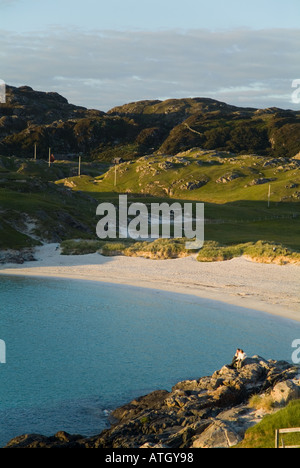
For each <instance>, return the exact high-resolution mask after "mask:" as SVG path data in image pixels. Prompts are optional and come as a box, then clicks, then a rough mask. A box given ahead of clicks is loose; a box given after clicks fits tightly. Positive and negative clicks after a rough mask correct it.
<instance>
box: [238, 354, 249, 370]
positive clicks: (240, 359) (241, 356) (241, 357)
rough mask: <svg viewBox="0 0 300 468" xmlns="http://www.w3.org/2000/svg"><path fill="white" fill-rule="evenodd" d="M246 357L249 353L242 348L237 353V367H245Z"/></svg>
mask: <svg viewBox="0 0 300 468" xmlns="http://www.w3.org/2000/svg"><path fill="white" fill-rule="evenodd" d="M246 357H247V354H246V353H245V352H244V351H243V350H242V349H240V350H239V353H238V355H237V363H236V368H237V369H241V368H242V367H243V362H244V361H245V359H246Z"/></svg>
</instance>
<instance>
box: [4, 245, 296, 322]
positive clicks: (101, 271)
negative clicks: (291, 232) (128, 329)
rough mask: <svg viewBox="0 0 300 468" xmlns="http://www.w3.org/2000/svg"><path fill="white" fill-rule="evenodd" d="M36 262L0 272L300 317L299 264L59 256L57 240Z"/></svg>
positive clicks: (41, 249) (44, 248)
mask: <svg viewBox="0 0 300 468" xmlns="http://www.w3.org/2000/svg"><path fill="white" fill-rule="evenodd" d="M35 256H36V259H37V261H35V262H27V263H24V264H23V265H21V266H20V265H13V264H7V265H2V266H1V267H0V274H5V275H25V276H40V277H55V278H71V279H72V278H73V279H80V280H90V281H102V282H107V283H117V284H127V285H131V286H138V287H143V288H152V289H159V290H163V291H174V292H177V293H183V294H192V295H196V296H199V297H203V298H207V299H213V300H217V301H222V302H226V303H228V304H232V305H237V306H242V307H245V308H250V309H255V310H260V311H262V312H267V313H271V314H275V315H279V316H282V317H285V318H289V319H293V320H297V321H300V287H299V286H300V267H299V266H297V265H284V266H281V265H275V264H271V265H269V264H262V263H255V262H252V261H250V260H247V259H245V258H235V259H233V260H230V261H226V262H213V263H200V262H197V261H196V259H195V258H194V257H192V256H191V257H187V258H180V259H172V260H148V259H144V258H137V257H123V256H118V257H103V256H101V255H99V254H91V255H80V256H77V255H76V256H63V255H60V250H59V246H58V244H49V245H44V246H42V247H39V248H37V250H36V255H35Z"/></svg>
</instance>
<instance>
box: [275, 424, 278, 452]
mask: <svg viewBox="0 0 300 468" xmlns="http://www.w3.org/2000/svg"><path fill="white" fill-rule="evenodd" d="M278 447H279V430H278V429H276V431H275V448H278Z"/></svg>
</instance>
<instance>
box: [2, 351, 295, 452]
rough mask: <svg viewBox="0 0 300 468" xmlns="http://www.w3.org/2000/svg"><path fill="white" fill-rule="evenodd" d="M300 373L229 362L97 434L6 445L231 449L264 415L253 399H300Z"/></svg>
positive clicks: (27, 438) (277, 364)
mask: <svg viewBox="0 0 300 468" xmlns="http://www.w3.org/2000/svg"><path fill="white" fill-rule="evenodd" d="M299 377H300V375H299V369H298V368H297V367H295V366H292V365H291V364H289V363H287V362H284V361H273V360H269V361H267V360H265V359H263V358H261V357H259V356H254V357H252V358H247V359H246V361H245V362H244V365H243V367H242V368H241V369H240V370H236V369H232V368H230V367H229V366H224V367H222V368H221V369H220V370H218V371H216V372H214V374H213V375H211V376H207V377H202V378H200V379H199V380H193V381H183V382H179V383H178V384H176V385H175V386H174V387H173V388H172V391H170V392H168V391H165V390H159V391H155V392H153V393H150V394H149V395H146V396H143V397H141V398H138V399H136V400H134V401H132V402H131V403H129V404H127V405H125V406H122V407H120V408H118V409H116V410H115V411H114V412H113V413H112V415H111V419H112V426H111V427H110V428H109V429H106V430H104V431H103V432H102V433H101V434H99V435H97V436H94V437H84V436H81V435H70V434H67V433H66V432H58V433H57V434H56V435H54V436H52V437H46V436H42V435H36V434H28V435H23V436H20V437H16V438H15V439H13V440H12V441H10V442H9V443H8V444H7V446H6V448H168V449H169V448H170V449H175V448H229V447H232V446H235V445H237V444H238V443H239V442H240V441H242V440H243V438H244V435H245V432H246V430H247V429H248V428H249V427H251V426H253V425H255V424H257V423H258V422H259V421H261V419H262V417H263V415H264V412H263V411H261V410H258V409H255V408H253V407H251V406H249V403H248V402H249V398H250V397H251V396H252V395H260V397H261V398H266V397H267V396H268V397H269V398H271V399H272V402H273V407H274V410H273V411H276V410H278V408H280V407H282V406H284V405H286V404H287V402H288V401H290V400H291V399H297V398H300V380H299Z"/></svg>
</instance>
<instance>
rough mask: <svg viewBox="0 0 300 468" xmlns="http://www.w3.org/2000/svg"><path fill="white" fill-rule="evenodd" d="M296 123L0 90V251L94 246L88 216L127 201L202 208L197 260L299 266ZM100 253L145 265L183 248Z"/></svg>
mask: <svg viewBox="0 0 300 468" xmlns="http://www.w3.org/2000/svg"><path fill="white" fill-rule="evenodd" d="M299 119H300V112H293V111H284V110H280V109H276V108H272V109H265V110H258V109H252V108H238V107H236V106H231V105H228V104H225V103H221V102H218V101H214V100H212V99H205V98H195V99H178V100H176V99H172V100H168V101H141V102H136V103H130V104H127V105H124V106H120V107H117V108H114V109H112V110H111V111H109V112H107V113H104V112H101V111H98V110H89V109H85V108H83V107H78V106H74V105H72V104H69V103H68V101H67V100H66V99H65V98H63V97H62V96H60V95H58V94H57V93H43V92H37V91H34V90H33V89H32V88H30V87H28V86H23V87H20V88H14V87H10V86H8V87H7V100H6V103H5V104H0V249H21V248H24V247H33V246H35V245H37V244H39V243H41V242H58V243H60V242H63V241H67V240H72V239H73V240H74V239H77V240H78V239H82V240H86V241H87V240H88V241H97V242H98V241H99V239H97V237H96V224H97V221H98V219H97V217H96V207H97V205H98V204H99V203H101V202H102V201H110V202H112V203H114V204H116V206H117V205H118V196H119V194H124V193H126V194H127V195H128V203H132V202H135V201H142V202H143V203H145V204H146V205H147V206H148V207H150V204H151V203H152V202H158V203H162V202H171V201H177V202H179V203H181V204H182V206H183V205H184V203H185V202H193V203H196V202H203V203H204V204H205V246H204V249H203V250H202V251H201V252H200V253H199V255H198V260H199V261H211V260H226V259H229V258H233V257H234V256H237V255H246V256H248V257H250V258H252V259H256V260H258V261H259V260H263V261H268V262H278V263H285V262H286V261H292V262H297V261H298V256H297V255H298V252H299V249H300V208H299V201H300V159H299V155H298V153H299V152H300V130H299V129H300V126H299V125H300V120H299ZM34 145H36V158H37V159H36V160H33V155H34ZM49 148H50V152H51V154H54V158H55V161H54V162H52V163H51V164H49V163H48V158H49ZM79 156H81V166H80V168H79ZM120 156H121V157H122V158H123V160H121V161H120V163H118V164H115V162H114V161H113V160H114V158H116V157H120ZM91 245H93V244H90V246H89V249H90V248H91ZM100 248H101V249H102V252H103V253H106V254H107V255H113V254H117V253H118V254H120V253H122V254H124V255H143V256H148V257H149V258H168V256H171V257H173V256H183V255H188V254H190V253H191V252H186V250H185V242H184V239H181V240H176V241H174V240H172V239H171V240H168V239H167V240H163V242H151V243H149V242H148V243H145V242H140V243H136V242H127V243H125V244H124V243H120V242H117V243H110V245H108V243H107V242H106V246H105V249H104V250H103V245H102V244H101V246H100ZM76 250H77V251H78V246H77V249H76ZM96 250H99V249H96ZM66 252H67V250H66ZM194 253H195V252H194Z"/></svg>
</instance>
